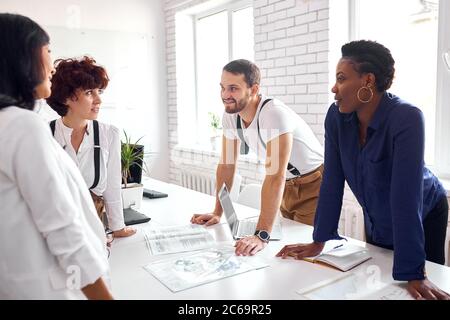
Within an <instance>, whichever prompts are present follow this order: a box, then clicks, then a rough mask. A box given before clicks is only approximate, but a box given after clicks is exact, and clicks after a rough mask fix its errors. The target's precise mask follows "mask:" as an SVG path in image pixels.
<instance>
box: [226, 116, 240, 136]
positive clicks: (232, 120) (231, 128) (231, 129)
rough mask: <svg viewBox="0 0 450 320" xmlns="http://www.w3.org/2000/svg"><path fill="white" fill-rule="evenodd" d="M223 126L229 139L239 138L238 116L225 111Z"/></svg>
mask: <svg viewBox="0 0 450 320" xmlns="http://www.w3.org/2000/svg"><path fill="white" fill-rule="evenodd" d="M222 128H223V135H224V136H225V138H227V139H229V140H238V139H239V136H238V135H237V126H236V117H234V116H233V115H231V114H228V113H226V112H224V113H223V117H222Z"/></svg>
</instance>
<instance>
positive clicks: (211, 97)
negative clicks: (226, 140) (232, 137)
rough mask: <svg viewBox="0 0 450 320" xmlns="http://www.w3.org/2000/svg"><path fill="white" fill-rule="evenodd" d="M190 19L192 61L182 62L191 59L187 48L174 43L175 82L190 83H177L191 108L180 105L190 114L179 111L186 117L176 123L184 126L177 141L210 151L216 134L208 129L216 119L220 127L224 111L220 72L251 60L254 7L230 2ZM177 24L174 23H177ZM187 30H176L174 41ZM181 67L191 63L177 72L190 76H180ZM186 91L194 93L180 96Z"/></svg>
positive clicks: (252, 55)
mask: <svg viewBox="0 0 450 320" xmlns="http://www.w3.org/2000/svg"><path fill="white" fill-rule="evenodd" d="M184 19H186V15H185V17H184ZM189 19H191V22H192V24H191V26H190V27H191V28H192V30H193V32H192V37H193V39H192V40H193V43H194V46H193V47H192V48H190V49H191V50H193V52H194V53H193V55H192V59H193V61H192V60H191V61H187V60H186V58H185V56H186V55H188V56H190V54H189V53H188V52H186V50H184V49H188V48H187V47H186V46H185V47H184V48H179V47H178V43H177V80H178V79H179V77H180V78H184V79H187V78H190V79H191V83H190V84H189V81H188V80H185V81H184V84H185V85H183V82H182V83H179V81H177V86H178V87H179V88H178V96H179V97H180V96H192V100H191V101H192V103H191V104H186V103H183V108H184V107H188V108H189V110H190V112H186V110H184V111H183V110H181V114H183V113H184V114H185V117H184V119H180V121H179V122H180V123H184V124H182V125H181V126H180V128H179V129H180V130H179V141H180V142H181V143H183V144H197V145H203V146H204V147H205V148H211V140H210V137H211V136H212V135H214V134H215V132H214V130H213V129H212V127H211V122H212V118H213V117H216V119H217V117H218V118H219V119H220V120H219V121H220V125H221V118H222V113H223V110H224V108H223V104H222V101H221V98H220V85H219V84H220V77H221V74H222V68H223V66H224V65H225V64H227V63H228V62H229V61H231V60H234V59H248V60H251V61H253V59H254V48H253V46H254V40H253V35H254V32H253V7H252V5H251V1H250V2H249V1H239V2H233V3H229V4H226V5H222V6H220V7H215V8H210V9H208V10H203V11H201V12H197V13H195V14H193V15H190V16H189ZM180 21H181V19H177V22H180ZM179 25H182V23H181V22H180V23H179ZM186 27H189V25H188V24H186V23H185V24H184V25H183V27H182V28H179V27H177V31H176V32H177V37H178V34H179V33H186V30H185V29H186ZM183 61H184V62H183ZM183 63H184V64H187V65H189V63H190V64H191V67H188V68H183V67H181V69H180V70H185V71H186V70H189V69H190V70H191V71H192V72H190V73H186V72H184V74H180V73H181V72H179V71H178V68H179V64H183ZM188 88H190V89H192V90H193V91H194V94H193V95H192V94H191V95H190V94H188V93H187V92H184V93H183V92H182V91H186V90H188ZM180 91H181V92H180ZM178 100H179V99H178ZM178 105H179V106H180V103H178ZM185 119H189V121H190V123H189V125H186V123H185ZM183 127H184V128H183ZM187 139H189V141H186V140H187Z"/></svg>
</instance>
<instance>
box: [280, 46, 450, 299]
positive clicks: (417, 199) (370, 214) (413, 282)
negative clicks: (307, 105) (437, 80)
mask: <svg viewBox="0 0 450 320" xmlns="http://www.w3.org/2000/svg"><path fill="white" fill-rule="evenodd" d="M394 72H395V69H394V59H393V58H392V56H391V53H390V51H389V50H388V49H387V48H385V47H384V46H382V45H381V44H379V43H376V42H373V41H365V40H361V41H354V42H350V43H347V44H345V45H344V46H343V47H342V58H341V59H340V61H339V63H338V65H337V68H336V83H335V85H334V86H333V88H332V92H333V93H334V94H335V100H336V102H335V103H333V104H332V105H331V107H330V109H329V110H328V113H327V116H326V119H325V170H324V178H323V182H322V186H321V190H320V196H319V203H318V207H317V212H316V218H315V222H314V233H313V240H314V242H313V243H310V244H297V245H289V246H286V247H284V248H283V249H282V250H281V251H280V252H279V253H278V254H277V256H281V257H287V256H294V257H296V258H297V259H301V258H303V257H308V256H314V255H317V254H319V253H320V252H321V251H322V249H323V247H324V244H325V242H326V241H328V240H331V239H342V238H341V237H340V236H339V235H338V232H337V229H338V222H339V216H340V213H341V206H342V197H343V190H344V182H345V181H347V183H348V185H349V186H350V188H351V189H352V191H353V193H354V195H355V197H356V199H357V200H358V202H359V204H360V205H361V207H362V209H363V213H364V225H365V231H366V241H367V242H368V243H371V244H374V245H377V246H380V247H384V248H388V249H392V250H394V266H393V278H394V279H395V280H400V281H408V291H409V292H410V293H411V295H412V296H413V297H415V298H416V299H449V298H450V296H449V295H448V294H447V293H446V292H444V291H442V290H440V289H439V288H437V287H436V286H435V285H434V284H432V283H431V282H430V281H429V280H428V279H427V277H426V272H425V260H429V261H433V262H436V263H440V264H444V262H445V253H444V246H445V234H446V228H447V219H448V203H447V198H446V193H445V190H444V188H443V187H442V185H441V183H440V182H439V180H438V179H437V178H436V177H435V176H434V175H433V174H432V173H431V172H430V170H428V169H427V168H426V167H425V165H424V160H423V157H424V140H425V138H424V136H425V134H424V119H423V115H422V112H421V111H420V109H419V108H417V107H415V106H413V105H411V104H410V103H408V102H406V101H404V100H401V99H400V98H399V97H397V96H395V95H393V94H390V93H388V92H386V90H388V89H389V88H390V86H391V84H392V80H393V78H394Z"/></svg>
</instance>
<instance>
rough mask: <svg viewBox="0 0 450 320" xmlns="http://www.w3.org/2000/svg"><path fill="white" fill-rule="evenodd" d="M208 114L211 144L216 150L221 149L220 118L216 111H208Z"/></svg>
mask: <svg viewBox="0 0 450 320" xmlns="http://www.w3.org/2000/svg"><path fill="white" fill-rule="evenodd" d="M208 116H209V126H210V129H211V135H210V141H211V146H212V149H213V150H214V151H217V150H219V149H220V146H221V134H220V130H222V127H221V125H220V118H219V116H218V115H217V114H216V113H214V112H208Z"/></svg>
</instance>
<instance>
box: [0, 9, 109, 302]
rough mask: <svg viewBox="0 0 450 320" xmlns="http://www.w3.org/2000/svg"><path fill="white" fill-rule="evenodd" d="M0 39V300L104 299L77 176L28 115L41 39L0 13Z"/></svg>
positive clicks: (43, 86) (23, 20)
mask: <svg viewBox="0 0 450 320" xmlns="http://www.w3.org/2000/svg"><path fill="white" fill-rule="evenodd" d="M0 39H2V41H0V150H1V152H0V203H1V206H0V220H1V221H2V222H1V223H0V237H1V238H0V252H1V256H2V258H1V272H0V299H80V298H84V297H87V298H89V299H111V298H112V296H111V294H110V292H109V290H108V288H107V287H106V285H105V282H104V280H103V279H102V276H105V275H107V274H108V272H109V266H108V261H107V251H106V247H105V242H106V238H105V234H104V232H103V229H102V225H101V223H100V222H99V221H98V218H97V217H96V213H95V208H94V206H93V205H92V200H91V199H90V197H89V193H88V192H87V190H86V188H85V187H83V185H85V183H84V181H83V178H82V177H81V175H80V173H79V171H78V169H77V168H76V167H75V166H74V165H73V163H72V160H70V158H69V157H67V155H66V154H65V153H64V151H62V149H61V147H60V146H59V145H58V144H57V143H56V141H55V140H54V139H53V138H52V136H51V134H50V130H49V128H48V125H47V123H45V121H44V120H43V119H41V118H40V117H39V115H37V114H36V113H35V112H33V110H34V103H35V100H37V99H43V98H47V97H48V96H49V95H50V93H51V82H50V80H51V77H52V73H53V71H54V69H53V65H52V60H51V57H50V49H49V40H50V39H49V36H48V35H47V33H46V32H45V31H44V30H43V29H42V28H41V27H40V26H39V25H38V24H36V23H35V22H34V21H32V20H31V19H29V18H27V17H24V16H20V15H16V14H7V13H0ZM83 294H84V295H83Z"/></svg>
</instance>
